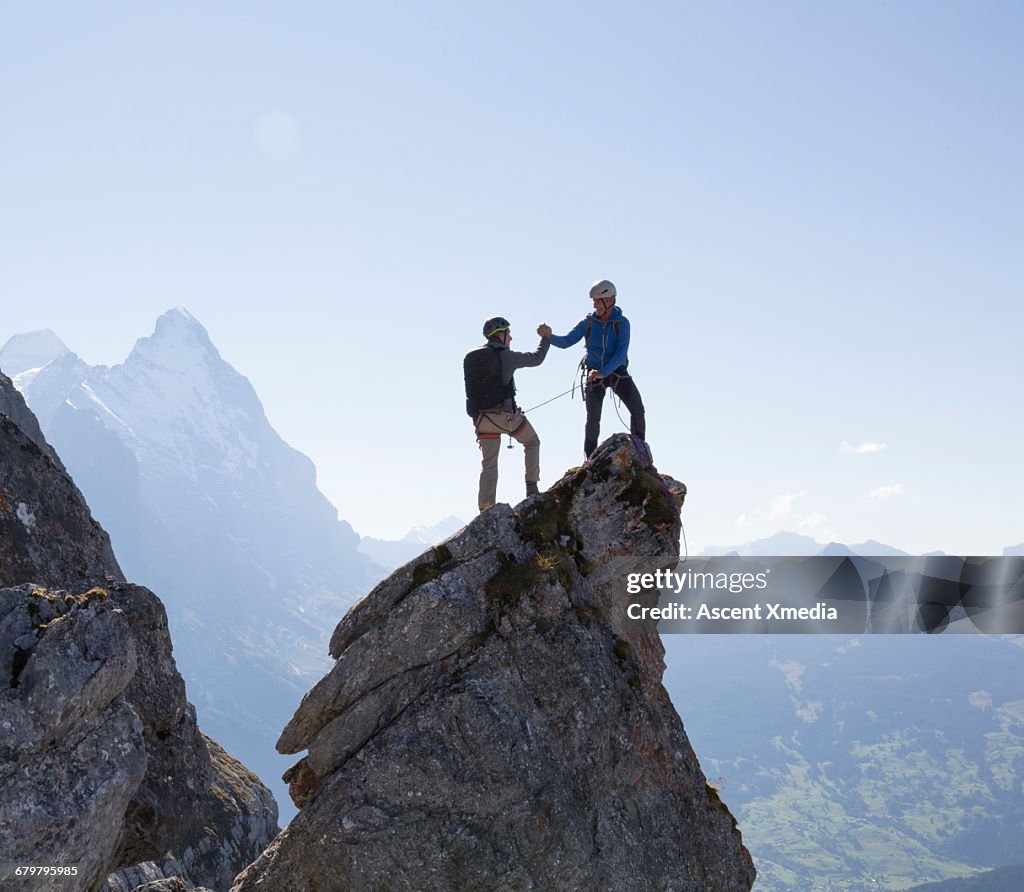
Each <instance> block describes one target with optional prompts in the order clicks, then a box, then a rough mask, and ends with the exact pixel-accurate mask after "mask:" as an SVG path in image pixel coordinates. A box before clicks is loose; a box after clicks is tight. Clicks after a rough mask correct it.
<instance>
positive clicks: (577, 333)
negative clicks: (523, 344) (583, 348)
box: [537, 318, 587, 350]
mask: <svg viewBox="0 0 1024 892" xmlns="http://www.w3.org/2000/svg"><path fill="white" fill-rule="evenodd" d="M542 329H546V330H547V331H548V333H549V334H550V336H551V343H552V344H553V345H554V346H555V347H560V348H562V349H563V350H564V349H565V348H566V347H571V346H572V345H573V344H575V343H577V342H578V341H579V339H580V338H582V337H583V332H585V331H586V330H587V320H586V318H583V319H581V320H580V322H579V324H578V325H577V326H576V327H575V328H574V329H573V330H572V331H570V332H569V333H568V334H566V335H556V334H551V326H550V325H548V324H547V323H546V322H545V323H544V324H543V325H541V326H540V327H539V328H538V329H537V334H539V335H543V334H544V332H543V331H542Z"/></svg>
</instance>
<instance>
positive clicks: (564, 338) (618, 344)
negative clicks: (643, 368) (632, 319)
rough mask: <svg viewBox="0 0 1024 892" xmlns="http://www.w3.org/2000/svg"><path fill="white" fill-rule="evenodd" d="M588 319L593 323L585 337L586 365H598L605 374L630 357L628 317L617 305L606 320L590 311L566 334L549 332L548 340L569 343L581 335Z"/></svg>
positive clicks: (560, 344)
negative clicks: (587, 335) (549, 338)
mask: <svg viewBox="0 0 1024 892" xmlns="http://www.w3.org/2000/svg"><path fill="white" fill-rule="evenodd" d="M591 321H593V323H594V324H593V325H592V326H591V328H590V337H588V338H587V368H588V369H597V370H598V371H599V372H600V373H601V374H602V375H604V376H605V377H607V376H608V375H610V374H611V373H612V372H614V371H615V370H616V369H617V368H618V367H619V366H620V365H625V364H626V363H627V362H628V361H629V357H628V356H627V355H626V353H627V351H628V350H629V320H628V319H627V318H626V317H625V316H623V315H622V310H620V309H619V308H618V307H612V314H611V316H609V317H608V321H607V322H606V323H605V322H602V321H601V320H600V319H598V318H597V313H591V314H590V315H588V316H585V317H584V318H583V319H582V320H581V321H580V323H579V324H578V325H577V326H576V327H575V328H574V329H573V330H572V331H570V332H569V333H568V334H567V335H554V334H553V335H551V343H552V345H553V346H555V347H562V348H565V347H571V346H572V345H573V344H575V343H576V342H577V341H579V340H580V338H582V337H583V334H584V332H586V330H587V324H588V323H589V322H591ZM616 323H618V324H617V325H616ZM616 328H618V333H616V331H615V329H616Z"/></svg>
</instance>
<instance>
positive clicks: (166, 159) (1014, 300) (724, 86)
mask: <svg viewBox="0 0 1024 892" xmlns="http://www.w3.org/2000/svg"><path fill="white" fill-rule="evenodd" d="M2 9H3V13H2V24H0V84H2V86H3V90H2V93H0V309H2V313H0V341H3V340H6V338H7V337H8V336H9V335H10V334H13V333H16V332H20V331H26V330H30V329H35V328H43V327H49V328H52V329H54V330H55V331H56V332H57V333H58V334H59V335H60V336H61V337H62V338H63V339H64V340H65V342H66V343H67V344H68V345H69V346H70V347H71V348H72V349H74V350H75V351H77V352H78V353H80V354H81V355H82V356H83V358H84V359H86V360H87V361H90V362H94V363H96V362H103V363H108V364H110V363H115V362H118V361H120V360H121V359H123V358H124V356H125V355H126V354H127V352H128V351H129V350H130V348H131V345H132V343H133V341H134V339H135V338H137V337H139V336H142V335H146V334H148V333H150V331H151V330H152V326H153V322H154V320H155V318H156V317H157V316H158V315H159V314H160V313H161V312H163V311H164V310H166V309H168V308H169V307H172V306H175V305H183V306H186V307H187V308H188V309H189V310H190V311H191V312H192V313H193V314H194V315H195V316H196V317H197V318H198V319H199V320H200V321H202V322H203V323H204V324H205V325H206V327H207V328H208V330H209V331H210V334H211V336H212V338H213V340H214V342H215V343H216V344H217V345H218V346H219V347H220V350H221V352H222V354H223V355H224V356H225V358H226V359H228V361H230V362H231V363H232V364H233V365H235V367H236V368H238V369H239V370H240V371H241V372H242V373H243V374H245V375H247V376H248V377H249V378H250V379H251V380H252V382H253V384H254V385H255V386H256V389H257V391H258V392H259V394H260V396H261V398H262V399H263V402H264V405H265V407H266V410H267V413H268V415H269V417H270V419H271V421H272V422H273V424H274V425H275V426H276V427H277V428H278V430H279V431H280V432H281V434H282V435H283V436H284V437H285V439H287V440H288V441H289V442H291V443H292V444H293V445H295V446H296V447H298V448H299V449H301V450H303V451H304V452H306V453H307V454H309V455H310V456H311V457H312V458H313V459H314V461H315V462H316V464H317V466H318V469H319V474H320V482H321V486H322V488H323V489H324V491H325V492H326V494H327V495H328V496H329V497H330V498H331V499H332V501H334V503H335V504H336V505H337V506H338V508H339V510H340V513H341V515H342V516H343V517H345V518H346V519H348V520H350V521H351V522H352V523H353V525H354V526H355V527H356V529H357V530H358V531H359V532H361V533H363V534H364V535H378V536H388V537H392V536H398V535H401V534H402V533H403V532H404V531H405V530H406V529H407V528H408V527H410V526H411V525H413V524H415V523H430V522H433V521H436V520H437V519H439V518H441V517H442V516H444V515H446V514H453V513H454V514H458V515H460V516H461V517H463V518H466V519H468V518H469V517H470V516H471V515H472V513H473V511H474V503H475V487H476V474H477V467H478V453H477V450H476V446H475V443H474V440H473V436H472V431H471V429H470V426H469V422H468V420H467V419H466V417H465V415H464V413H463V394H462V380H461V359H462V355H463V354H464V353H465V351H466V350H467V349H469V348H471V347H472V346H474V345H475V344H477V343H478V342H479V337H478V334H479V327H480V325H481V323H482V321H483V320H484V319H485V318H486V317H488V316H490V315H494V314H502V315H505V316H507V317H508V318H509V319H510V320H511V321H512V322H513V326H514V327H513V335H514V337H515V340H514V346H516V347H519V348H527V349H532V348H533V347H534V346H535V343H536V338H535V336H534V335H533V334H532V332H533V330H534V328H535V327H536V325H537V324H538V323H539V322H541V321H547V322H549V323H551V324H552V326H554V328H555V330H556V332H559V333H563V332H565V331H566V330H568V328H569V327H570V326H571V325H573V324H574V323H575V322H576V321H578V320H579V318H581V317H582V315H583V314H584V313H585V312H586V311H587V310H588V308H589V302H588V300H587V289H588V287H589V285H590V283H591V282H592V281H594V280H595V279H598V278H602V277H608V278H611V279H612V280H614V281H615V282H616V284H617V285H618V287H619V292H620V305H621V306H622V308H623V310H624V312H625V313H626V314H627V315H628V316H629V318H630V319H631V320H632V323H633V329H634V338H633V346H632V349H631V351H630V359H631V369H632V370H633V372H634V375H635V378H636V381H637V383H638V385H639V386H640V389H641V391H642V393H643V396H644V399H645V401H646V403H647V407H648V429H649V438H650V441H651V444H652V447H653V449H654V453H655V458H656V460H657V462H658V465H659V467H660V468H661V469H662V470H664V471H666V472H668V473H672V474H673V475H674V476H677V477H679V478H680V479H683V480H685V481H686V482H687V484H688V485H689V486H690V491H691V498H690V501H689V503H688V507H687V511H686V515H685V518H686V522H687V532H688V535H689V538H690V542H691V546H695V547H700V546H701V545H709V544H716V543H732V542H742V541H746V540H748V539H751V538H756V537H758V536H762V535H768V534H770V533H772V532H775V531H776V530H779V529H782V528H788V529H797V530H802V531H805V532H809V533H811V534H812V535H815V536H817V537H818V538H819V539H829V538H836V539H841V540H844V541H848V542H855V541H860V540H863V539H866V538H869V537H871V538H876V539H880V540H883V541H886V542H889V543H891V544H893V545H897V546H899V547H902V548H905V549H907V550H912V551H925V550H931V549H936V548H941V549H943V550H945V551H948V552H954V553H992V552H998V551H999V550H1000V549H1001V548H1002V547H1003V546H1005V545H1011V544H1015V543H1018V542H1020V541H1021V540H1024V522H1022V521H1021V519H1020V505H1021V504H1022V503H1024V475H1022V474H1021V455H1022V452H1024V420H1022V413H1021V412H1020V410H1019V403H1020V395H1019V392H1020V383H1021V373H1022V371H1024V359H1022V351H1021V349H1020V340H1021V328H1022V322H1024V310H1022V309H1021V302H1022V301H1021V298H1022V292H1024V250H1022V248H1024V194H1022V193H1024V174H1022V165H1021V161H1020V159H1021V158H1024V145H1022V142H1024V140H1022V126H1024V125H1022V123H1021V109H1022V108H1024V54H1022V53H1021V52H1020V47H1021V46H1024V6H1022V5H1021V4H1019V3H1015V2H987V0H980V2H942V0H933V2H900V3H888V2H886V3H882V2H846V3H829V4H823V3H818V2H804V3H793V2H779V3H775V2H728V3H702V4H690V3H663V4H651V3H646V4H640V5H627V4H621V3H616V4H610V3H595V2H587V3H575V2H574V3H558V4H549V3H533V2H526V3H518V4H504V5H501V6H499V5H498V4H492V3H469V2H464V3H430V4H422V3H412V2H374V3H360V4H350V3H342V4H337V3H301V2H296V3H289V4H252V3H218V4H207V3H177V4H163V5H158V4H139V3H124V2H118V3H112V2H105V3H96V4H79V3H36V4H15V3H5V4H3V7H2ZM578 359H579V351H578V350H569V351H557V350H552V351H551V354H550V356H549V359H548V360H547V362H546V364H545V365H544V366H543V367H542V368H541V369H539V370H527V371H525V372H522V373H520V374H519V376H518V379H519V385H520V393H521V402H522V403H523V404H524V405H526V406H530V405H533V404H534V403H539V402H541V401H542V400H543V399H546V398H547V397H549V396H552V395H554V394H556V393H559V392H561V391H563V390H565V389H567V388H568V387H569V385H570V383H571V381H572V377H573V369H574V368H575V365H576V362H577V361H578ZM533 420H534V423H535V426H536V427H537V429H538V431H539V433H540V435H541V439H542V441H543V445H542V474H543V479H542V484H544V485H547V484H550V483H551V482H553V481H554V480H555V479H557V477H558V476H560V475H561V473H562V472H563V471H564V469H565V468H566V467H568V466H569V465H571V464H575V463H577V462H578V461H579V459H580V455H581V441H582V423H583V419H582V410H581V407H580V404H579V402H578V401H577V402H576V403H575V404H572V403H570V402H569V401H568V398H566V399H563V400H561V401H559V402H557V403H555V404H552V405H551V406H547V407H545V408H543V409H541V410H538V411H537V412H536V413H535V414H534V415H533ZM617 427H618V425H617V419H616V418H615V413H614V411H613V410H612V408H611V406H610V405H609V406H607V407H606V412H605V425H604V430H603V433H604V434H608V433H611V432H613V431H614V430H615V429H616V428H617ZM844 442H845V443H847V444H848V447H847V449H846V450H845V451H844V450H843V449H841V445H842V444H843V443H844ZM865 443H875V444H885V448H884V449H878V450H876V451H874V452H857V451H856V448H857V447H861V446H862V445H863V444H865ZM521 467H522V451H521V450H519V449H517V450H516V451H515V452H514V453H513V452H507V453H503V455H502V465H501V484H500V488H499V498H503V499H507V500H513V501H514V500H516V499H518V498H519V495H520V491H521V487H522V472H521ZM871 493H875V495H874V496H872V495H871Z"/></svg>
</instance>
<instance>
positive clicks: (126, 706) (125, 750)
mask: <svg viewBox="0 0 1024 892" xmlns="http://www.w3.org/2000/svg"><path fill="white" fill-rule="evenodd" d="M0 660H2V664H0V671H2V672H3V676H2V677H4V678H7V679H9V683H8V685H6V686H4V687H2V688H0V727H2V728H3V731H4V734H3V738H2V740H3V744H2V746H0V861H6V862H18V863H23V864H67V865H76V866H77V867H78V871H79V872H78V875H77V877H76V880H77V882H78V883H80V885H69V884H68V881H67V880H66V879H64V880H61V881H60V882H59V883H56V884H55V885H54V888H61V889H67V888H81V889H93V888H96V887H97V886H98V885H99V884H100V883H102V881H103V879H104V878H105V877H106V875H107V874H108V873H109V872H110V870H111V869H112V868H114V867H117V866H119V865H121V864H133V863H135V862H136V861H140V860H145V859H150V858H154V857H158V856H160V855H162V854H163V852H165V851H166V850H167V849H168V848H172V847H174V846H177V845H178V844H180V842H181V841H182V839H184V838H185V837H187V836H188V835H189V834H190V833H191V832H192V830H193V829H194V827H195V825H196V824H197V823H201V822H202V820H203V818H204V817H205V813H206V812H207V811H208V797H207V791H208V788H209V786H210V781H211V770H210V761H209V756H208V754H207V753H206V749H205V746H203V743H202V740H201V738H200V737H199V731H198V728H197V727H196V724H195V714H194V711H193V710H192V708H191V706H190V705H189V704H188V703H187V702H186V700H185V696H184V684H183V682H182V681H181V676H180V675H178V674H177V671H176V670H175V669H174V663H173V661H172V660H171V659H170V639H169V638H168V637H167V620H166V616H165V615H164V612H163V607H162V606H161V605H160V602H159V601H158V600H157V599H156V597H155V596H154V595H153V594H152V593H151V592H149V591H147V590H146V589H143V588H139V587H137V586H132V585H127V584H124V583H115V584H114V585H113V586H111V587H110V589H109V590H106V589H99V588H94V589H91V590H90V591H88V592H86V593H85V594H82V595H79V596H74V595H71V594H68V593H67V592H63V591H57V590H52V589H43V588H40V587H39V586H36V585H34V584H26V585H22V586H19V587H18V588H7V589H3V590H0Z"/></svg>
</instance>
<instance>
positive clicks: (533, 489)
mask: <svg viewBox="0 0 1024 892" xmlns="http://www.w3.org/2000/svg"><path fill="white" fill-rule="evenodd" d="M539 494H540V490H539V489H538V488H537V481H536V480H527V481H526V498H530V496H536V495H539Z"/></svg>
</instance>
